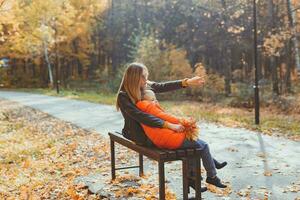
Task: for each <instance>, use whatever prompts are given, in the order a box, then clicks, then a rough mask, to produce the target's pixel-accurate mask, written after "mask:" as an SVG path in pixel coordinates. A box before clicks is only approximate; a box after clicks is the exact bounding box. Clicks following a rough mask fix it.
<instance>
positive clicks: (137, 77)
mask: <svg viewBox="0 0 300 200" xmlns="http://www.w3.org/2000/svg"><path fill="white" fill-rule="evenodd" d="M144 70H147V71H148V69H147V67H146V66H145V65H143V64H141V63H136V62H134V63H131V64H129V65H128V66H127V68H126V70H125V72H124V75H123V78H122V82H121V84H120V87H119V90H118V93H117V101H116V108H117V110H120V106H119V102H118V95H119V93H120V91H124V92H126V93H127V95H128V96H129V98H130V100H131V101H132V103H133V104H135V103H136V102H137V101H140V100H141V98H142V97H141V96H142V95H141V88H140V81H141V78H142V75H143V71H144Z"/></svg>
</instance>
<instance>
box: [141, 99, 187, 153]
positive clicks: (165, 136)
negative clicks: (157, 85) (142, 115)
mask: <svg viewBox="0 0 300 200" xmlns="http://www.w3.org/2000/svg"><path fill="white" fill-rule="evenodd" d="M136 106H137V107H138V108H139V109H140V110H141V111H143V112H146V113H149V114H151V115H154V116H156V117H158V118H160V119H163V120H165V121H167V122H170V123H173V124H179V121H180V120H179V119H178V118H176V117H174V116H172V115H170V114H167V113H165V112H164V110H163V109H162V108H161V107H160V106H159V104H158V103H157V102H153V101H146V100H143V101H138V102H137V103H136ZM142 127H143V129H144V131H145V133H146V135H147V136H148V138H149V139H150V140H151V141H152V142H153V143H154V144H155V145H156V146H157V147H159V148H163V149H177V148H179V147H180V146H181V145H182V143H183V140H184V139H185V137H186V134H185V133H184V132H182V133H178V132H175V131H173V130H170V129H167V128H154V127H149V126H146V125H144V124H142Z"/></svg>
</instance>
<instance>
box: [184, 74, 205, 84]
mask: <svg viewBox="0 0 300 200" xmlns="http://www.w3.org/2000/svg"><path fill="white" fill-rule="evenodd" d="M186 83H187V84H188V86H202V85H204V83H205V79H204V77H200V76H195V77H193V78H189V79H187V81H186Z"/></svg>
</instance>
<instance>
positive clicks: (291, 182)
mask: <svg viewBox="0 0 300 200" xmlns="http://www.w3.org/2000/svg"><path fill="white" fill-rule="evenodd" d="M0 98H3V99H7V100H11V101H12V103H13V102H19V103H21V104H23V105H26V106H30V107H32V108H35V109H38V110H41V111H43V112H46V113H49V114H50V115H52V116H54V117H57V118H59V119H62V120H64V121H69V122H72V123H74V124H76V125H78V126H80V127H82V128H85V129H94V130H96V131H97V132H99V133H100V134H103V135H105V136H107V132H108V131H114V130H117V131H120V130H121V128H122V125H123V119H122V116H121V114H120V113H118V112H116V111H115V108H114V107H112V106H107V105H100V104H95V103H88V102H83V101H77V100H71V99H65V98H58V97H50V96H45V95H37V94H28V93H22V92H8V91H0ZM199 126H200V127H201V138H202V139H203V140H205V141H207V142H208V143H209V144H210V149H211V152H212V154H213V155H215V157H216V158H217V159H219V160H221V161H223V160H226V161H227V162H228V163H229V164H228V166H227V167H226V168H225V169H222V170H221V171H220V173H219V176H220V177H221V178H222V179H224V180H226V181H229V183H230V185H231V186H232V193H231V195H230V196H229V197H218V196H216V195H215V194H213V193H210V192H206V193H203V197H204V199H243V198H244V199H247V198H245V197H241V196H239V195H238V194H237V193H240V194H241V195H243V194H244V195H246V194H247V193H248V192H249V193H250V196H251V199H263V198H264V197H265V196H268V197H269V199H278V200H282V199H285V200H289V199H291V200H293V199H296V198H297V197H298V198H299V199H300V191H298V190H300V161H299V159H300V143H299V142H295V141H290V140H287V139H284V138H277V137H272V136H266V135H261V134H259V133H256V132H253V131H248V130H245V129H237V128H227V127H223V126H218V125H215V124H210V123H200V124H199ZM299 131H300V130H299ZM174 165H176V166H177V165H178V167H179V166H180V164H179V163H175V164H174ZM174 165H173V166H174ZM168 166H170V165H168ZM152 167H154V168H155V167H156V166H152ZM171 169H172V167H169V168H168V170H171ZM178 172H181V169H178ZM167 173H169V172H168V171H167ZM170 179H171V181H170V184H169V185H170V187H171V188H172V190H173V191H174V190H175V191H176V192H178V193H180V192H181V188H180V187H177V186H176V184H175V183H174V181H172V179H173V178H170ZM174 179H176V181H175V182H177V184H178V183H179V185H180V183H181V181H180V180H178V177H177V178H174ZM292 191H294V192H292ZM295 191H296V192H295ZM178 197H180V196H179V195H178Z"/></svg>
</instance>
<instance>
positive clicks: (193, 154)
mask: <svg viewBox="0 0 300 200" xmlns="http://www.w3.org/2000/svg"><path fill="white" fill-rule="evenodd" d="M108 134H109V137H110V148H111V176H112V180H114V179H115V178H116V170H121V169H130V168H139V175H140V176H142V175H143V173H144V168H143V156H147V157H148V158H150V159H152V160H155V161H157V162H158V174H159V199H160V200H164V199H165V168H164V164H165V162H168V161H175V160H181V161H182V180H183V199H184V200H187V199H188V193H189V185H188V178H189V177H188V159H189V158H194V159H196V160H197V162H196V163H197V164H196V168H197V169H196V174H195V178H194V180H195V188H196V190H195V199H201V191H200V189H201V179H200V173H201V171H200V169H201V164H200V159H201V158H200V149H197V148H194V149H177V150H164V149H158V148H155V147H151V148H149V147H144V146H140V145H137V144H135V143H134V142H132V141H130V140H128V139H126V138H124V137H123V136H122V135H121V134H120V133H108ZM115 142H117V143H119V144H120V145H123V146H125V147H127V148H129V149H131V150H133V151H135V152H137V153H138V154H139V165H137V166H127V167H119V168H116V166H115V164H116V157H115Z"/></svg>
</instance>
